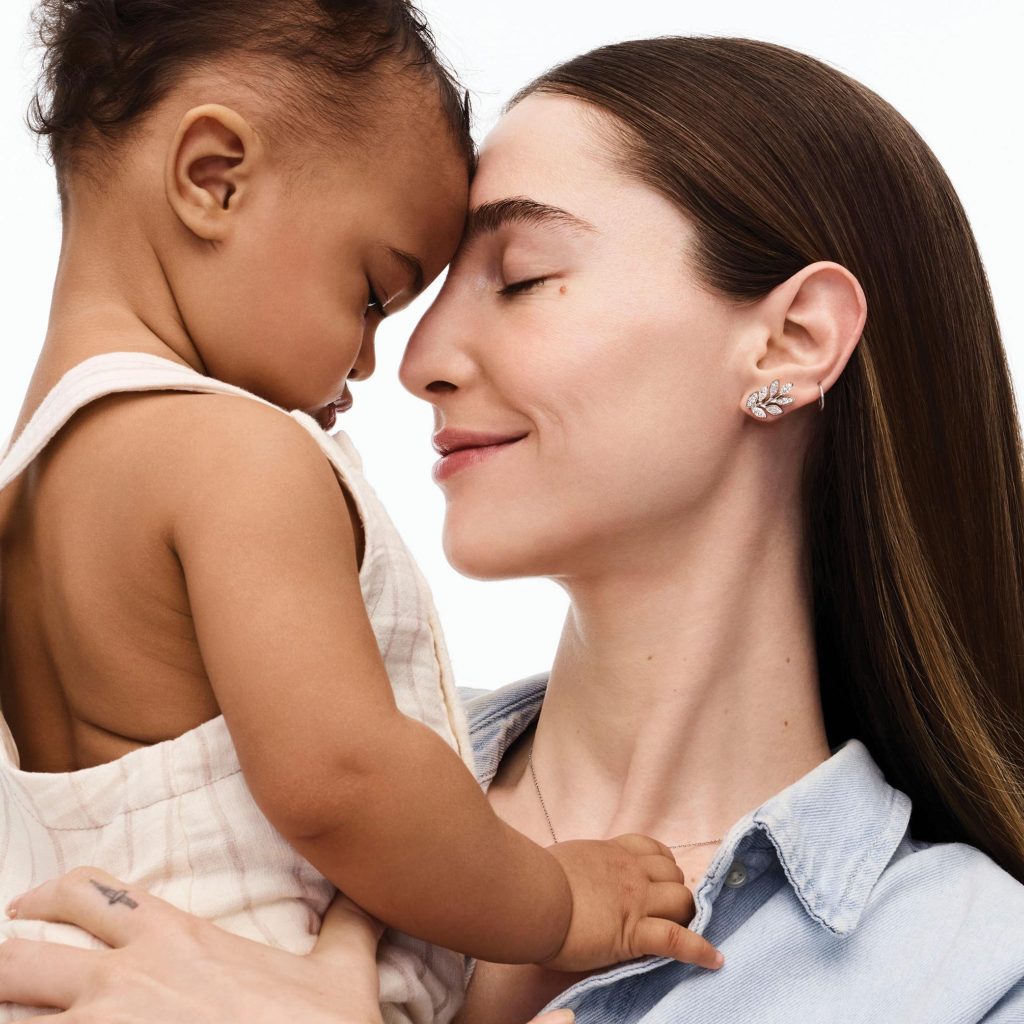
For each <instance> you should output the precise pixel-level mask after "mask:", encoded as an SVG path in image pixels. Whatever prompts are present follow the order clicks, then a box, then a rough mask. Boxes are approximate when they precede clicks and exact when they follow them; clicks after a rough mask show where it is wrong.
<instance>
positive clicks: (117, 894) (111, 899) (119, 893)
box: [89, 878, 138, 910]
mask: <svg viewBox="0 0 1024 1024" xmlns="http://www.w3.org/2000/svg"><path fill="white" fill-rule="evenodd" d="M89 881H90V882H92V884H93V885H94V886H96V888H97V889H99V891H100V892H101V893H103V895H104V896H106V897H107V904H108V906H111V907H112V906H113V905H114V904H115V903H123V904H124V905H125V906H126V907H128V909H129V910H134V909H135V908H136V907H137V906H138V903H136V902H135V900H133V899H132V898H131V897H130V896H129V895H128V890H127V889H111V888H110V886H109V885H100V883H99V882H97V881H96V880H95V879H93V878H90V879H89Z"/></svg>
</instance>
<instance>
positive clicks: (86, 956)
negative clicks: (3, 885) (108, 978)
mask: <svg viewBox="0 0 1024 1024" xmlns="http://www.w3.org/2000/svg"><path fill="white" fill-rule="evenodd" d="M101 955H102V953H100V952H99V951H98V950H89V949H78V948H77V947H76V946H62V945H59V944H57V943H55V942H36V941H35V940H33V939H8V940H7V941H6V942H4V943H0V1003H23V1004H24V1005H26V1006H52V1007H57V1008H59V1009H62V1010H66V1009H67V1008H68V1007H69V1006H71V1004H72V1003H73V1002H74V1001H75V999H76V997H77V995H78V993H80V992H81V991H82V990H83V989H84V988H85V987H86V984H87V983H88V981H89V980H90V979H91V978H92V977H93V975H94V973H95V971H96V967H97V963H96V959H97V957H98V956H101ZM52 1018H53V1015H52V1014H51V1015H49V1016H48V1017H47V1018H46V1019H47V1020H52ZM33 1019H35V1018H33Z"/></svg>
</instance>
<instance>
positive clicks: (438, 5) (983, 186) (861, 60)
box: [0, 0, 1024, 687]
mask: <svg viewBox="0 0 1024 1024" xmlns="http://www.w3.org/2000/svg"><path fill="white" fill-rule="evenodd" d="M423 6H424V9H425V11H426V13H427V14H428V16H429V17H430V19H431V21H432V23H433V25H434V28H435V31H436V34H437V36H438V39H439V42H440V43H441V47H442V49H443V50H444V51H445V52H446V53H447V55H448V56H449V58H450V60H451V61H452V63H453V64H454V65H455V67H456V69H457V70H458V71H459V73H460V74H461V75H462V77H463V79H464V81H465V82H466V84H468V85H469V86H470V87H471V88H472V89H473V90H474V93H475V97H476V109H477V112H478V126H479V129H480V135H481V136H482V134H483V132H484V131H486V129H487V127H489V125H490V124H492V123H493V121H494V119H495V118H496V117H497V114H498V110H499V108H500V105H501V103H502V101H503V100H504V99H507V98H508V97H509V96H510V95H511V94H512V93H513V92H514V91H515V89H516V88H518V87H519V86H521V85H522V84H524V83H525V82H526V81H527V80H528V79H530V78H531V77H532V76H534V75H535V74H537V73H538V72H540V71H542V70H544V69H545V68H546V67H548V66H549V65H551V64H553V63H556V62H558V61H560V60H563V59H565V58H567V57H570V56H572V55H574V54H576V53H579V52H582V51H584V50H587V49H590V48H591V47H593V46H597V45H599V44H602V43H605V42H612V41H616V40H621V39H627V38H637V37H643V36H653V35H667V34H707V35H739V36H749V37H753V38H759V39H765V40H769V41H772V42H777V43H782V44H784V45H787V46H791V47H793V48H795V49H799V50H803V51H804V52H806V53H809V54H812V55H813V56H816V57H818V58H820V59H822V60H825V61H827V62H829V63H831V64H833V65H835V66H836V67H838V68H840V69H841V70H843V71H845V72H847V73H849V74H851V75H853V76H854V77H855V78H858V79H859V80H861V81H862V82H864V83H865V84H866V85H868V86H870V87H871V88H873V89H874V90H875V91H876V92H878V93H880V94H881V95H882V96H883V97H885V98H886V99H887V100H889V101H890V102H891V103H893V104H894V105H895V106H896V108H897V109H898V110H900V111H901V112H902V113H903V114H904V115H905V116H906V117H907V118H908V119H909V120H910V121H911V123H912V124H913V125H914V126H915V127H916V128H917V130H918V131H919V132H920V133H921V134H922V135H923V136H924V138H925V139H926V141H927V142H928V143H929V144H930V145H931V147H932V148H933V149H934V150H935V152H936V153H937V154H938V157H939V159H940V160H941V161H942V163H943V164H944V166H945V167H946V170H947V171H948V173H949V175H950V177H951V178H952V180H953V183H954V185H955V186H956V188H957V190H958V192H959V194H960V197H961V199H962V201H963V203H964V206H965V207H966V209H967V213H968V216H969V217H970V220H971V223H972V225H973V226H974V230H975V233H976V235H977V238H978V242H979V245H980V247H981V252H982V256H983V258H984V260H985V263H986V266H987V269H988V273H989V278H990V281H991V285H992V290H993V292H994V294H995V300H996V308H997V311H998V313H999V317H1000V321H1001V324H1002V328H1003V337H1004V341H1005V344H1006V347H1007V349H1008V351H1009V355H1010V361H1011V366H1012V368H1013V372H1014V378H1015V382H1016V384H1017V393H1018V399H1019V400H1020V398H1021V386H1020V381H1021V380H1022V379H1024V378H1022V374H1024V342H1022V336H1024V335H1022V329H1024V300H1022V290H1021V286H1020V276H1021V271H1022V270H1024V266H1022V261H1021V258H1020V255H1019V253H1020V244H1021V238H1022V235H1024V214H1022V211H1021V195H1020V189H1021V181H1022V180H1024V179H1022V174H1021V168H1022V166H1024V159H1022V158H1024V145H1022V142H1021V130H1022V118H1021V107H1022V100H1024V88H1022V76H1021V72H1020V61H1021V57H1020V49H1019V43H1020V37H1021V30H1022V29H1024V4H1022V3H1021V0H972V2H971V3H969V4H968V3H964V2H963V0H930V2H925V0H909V2H908V0H898V2H894V0H858V2H856V3H845V4H834V3H824V2H822V0H781V2H779V0H777V2H775V3H765V2H764V0H715V2H714V3H703V4H687V3H683V2H681V0H670V2H659V0H630V2H629V3H609V4H607V5H599V4H597V3H594V2H592V0H572V2H565V0H561V2H559V0H514V2H503V3H498V2H495V0H483V2H481V0H426V2H425V3H424V4H423ZM604 6H606V8H607V9H606V10H601V7H604ZM31 7H32V4H31V2H30V0H2V4H0V187H2V199H0V228H2V247H0V281H2V288H3V292H2V298H3V302H2V305H0V324H2V331H0V346H2V347H0V442H2V441H3V440H4V439H5V438H7V436H8V435H9V433H10V431H11V429H12V427H13V425H14V420H15V418H16V416H17V413H18V410H19V408H20V406H21V400H22V396H23V393H24V390H25V387H26V385H27V382H28V379H29V376H30V374H31V371H32V368H33V365H34V363H35V359H36V356H37V354H38V351H39V348H40V345H41V344H42V339H43V335H44V333H45V328H46V319H47V312H48V305H49V295H50V288H51V285H52V280H53V275H54V270H55V267H56V260H57V253H58V247H59V238H60V235H59V222H58V212H57V200H56V195H55V191H54V185H53V175H52V171H51V169H50V167H49V166H48V165H47V164H46V162H45V161H44V159H43V157H42V155H41V153H40V152H39V151H38V149H37V147H36V144H35V141H34V139H33V138H32V137H31V136H30V134H29V133H28V131H27V129H26V128H25V127H24V121H23V118H24V111H25V108H26V104H27V102H28V99H29V96H30V94H31V88H32V83H33V79H34V74H35V67H36V55H35V54H33V53H32V52H31V50H30V48H29V45H28V32H27V26H28V16H29V12H30V10H31ZM435 291H436V286H435V288H434V289H431V290H430V292H428V294H427V295H426V296H424V297H423V298H422V299H421V300H420V301H419V302H417V303H416V304H415V305H414V306H413V307H412V309H411V310H410V311H409V312H406V313H403V314H401V315H400V316H398V317H397V318H396V320H395V321H388V322H387V323H386V324H385V325H384V327H383V329H382V330H381V331H380V332H379V333H378V345H377V349H378V370H377V374H376V375H375V377H374V378H373V379H372V380H371V381H369V382H365V383H363V384H360V385H358V387H357V389H356V407H355V408H354V409H353V411H352V412H351V413H349V414H347V415H346V416H344V417H343V426H344V428H345V429H346V430H347V431H348V432H349V434H350V435H351V436H352V437H353V439H354V440H355V442H356V445H357V446H358V447H359V449H360V450H361V452H362V453H363V457H364V460H365V463H366V469H367V475H368V476H369V478H370V480H371V481H372V482H373V483H374V485H375V487H376V489H377V491H378V493H379V494H380V495H381V497H382V498H383V499H384V501H385V503H386V504H387V505H388V507H389V508H390V510H391V512H392V515H393V516H394V518H395V520H396V522H397V523H398V526H399V528H400V529H401V530H402V532H403V533H404V535H405V537H406V538H407V540H408V542H409V544H410V546H411V547H412V549H413V551H414V553H415V554H416V556H417V558H418V559H419V561H420V564H421V566H422V567H423V570H424V572H425V573H426V575H427V577H428V579H429V580H430V582H431V584H432V585H433V587H434V592H435V596H436V600H437V603H438V607H439V609H440V614H441V617H442V619H443V621H444V624H445V627H446V631H447V635H448V642H449V647H450V648H451V652H452V657H453V661H454V663H455V670H456V676H457V679H458V681H459V682H460V683H461V684H463V685H467V686H484V687H494V686H498V685H500V684H502V683H504V682H508V681H511V680H512V679H517V678H519V677H521V676H525V675H528V674H530V673H533V672H535V671H540V670H542V669H545V668H547V667H548V666H549V665H550V662H551V657H552V653H553V651H554V647H555V643H556V640H557V637H558V632H559V629H560V626H561V620H562V617H563V614H564V610H565V606H566V603H565V598H564V595H563V594H562V591H561V590H560V589H558V588H557V587H556V586H555V585H554V584H553V583H550V582H548V581H543V580H540V581H538V580H518V581H507V582H498V583H495V582H491V583H480V582H476V581H472V580H466V579H464V578H462V577H460V576H459V575H457V574H456V573H455V572H454V571H453V570H452V569H451V568H450V567H449V566H448V565H447V563H446V562H445V560H444V557H443V554H442V552H441V547H440V541H439V537H440V529H441V521H442V516H443V503H442V500H441V495H440V492H439V491H438V490H437V489H436V487H435V486H434V485H433V484H432V483H431V481H430V475H429V471H430V465H431V463H432V462H433V461H434V459H435V457H436V456H435V455H434V453H433V452H432V451H431V449H430V445H429V434H430V429H431V415H430V412H429V409H428V407H427V406H426V405H423V404H422V403H420V402H419V401H417V400H416V399H414V398H412V397H411V396H410V395H408V394H407V393H406V392H405V391H404V390H402V388H401V387H400V385H399V384H398V382H397V378H396V370H397V366H398V361H399V359H400V357H401V352H402V349H403V346H404V344H405V341H406V338H407V337H408V334H409V332H410V331H411V329H412V327H413V325H414V324H415V322H416V319H417V317H418V316H419V315H420V314H421V313H422V311H423V310H424V309H425V308H426V306H427V304H428V303H429V301H430V298H431V297H432V295H433V294H434V292H435ZM961 415H963V416H965V417H967V418H969V417H970V415H971V407H970V403H969V402H968V403H966V404H965V405H964V406H963V411H962V413H961ZM965 425H966V426H968V427H969V422H967V421H965Z"/></svg>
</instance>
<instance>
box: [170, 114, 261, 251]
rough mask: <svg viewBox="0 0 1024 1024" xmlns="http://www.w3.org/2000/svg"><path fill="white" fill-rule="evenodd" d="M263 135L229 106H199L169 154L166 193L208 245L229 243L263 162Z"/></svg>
mask: <svg viewBox="0 0 1024 1024" xmlns="http://www.w3.org/2000/svg"><path fill="white" fill-rule="evenodd" d="M262 157H263V151H262V147H261V145H260V141H259V137H258V136H257V134H256V132H255V131H253V129H252V127H251V126H250V124H249V122H248V121H246V119H245V118H244V117H242V116H241V115H240V114H238V113H236V112H235V111H234V110H231V109H229V108H228V107H222V106H219V105H218V104H212V103H211V104H206V105H204V106H201V107H193V108H192V109H191V110H189V111H188V112H187V113H186V114H185V115H184V117H182V119H181V121H180V122H179V124H178V128H177V131H176V132H175V134H174V141H173V143H172V144H171V148H170V151H169V152H168V154H167V165H166V169H165V189H166V192H167V199H168V202H169V203H170V204H171V208H172V209H173V210H174V212H175V213H176V214H177V215H178V219H179V220H180V221H181V222H182V224H184V225H185V227H187V228H188V229H189V231H191V232H192V233H193V234H194V235H196V236H197V237H199V238H201V239H203V240H204V241H210V242H220V241H223V240H224V239H225V238H227V237H228V235H229V234H230V232H231V229H232V227H233V226H234V223H235V221H236V217H235V212H236V210H237V209H238V207H239V205H240V204H241V203H242V202H243V200H244V199H245V197H246V194H247V192H248V190H249V189H250V188H251V185H252V178H253V173H254V171H255V170H256V169H257V168H258V167H259V166H260V164H261V162H262Z"/></svg>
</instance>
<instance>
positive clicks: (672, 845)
mask: <svg viewBox="0 0 1024 1024" xmlns="http://www.w3.org/2000/svg"><path fill="white" fill-rule="evenodd" d="M527 763H528V764H529V765H530V774H531V775H532V776H533V788H534V789H536V790H537V798H538V799H539V800H540V807H541V810H542V811H543V812H544V817H545V818H546V819H547V823H548V831H550V832H551V839H552V842H555V843H557V842H558V836H556V835H555V826H554V825H552V824H551V815H550V814H548V807H547V804H545V803H544V794H543V793H541V791H540V783H539V782H538V781H537V772H536V770H535V769H534V767H533V746H532V744H531V746H530V756H529V758H528V759H527ZM724 838H725V837H724V836H722V838H721V839H705V840H704V841H703V842H700V843H665V846H667V847H668V848H669V849H670V850H678V849H679V848H680V847H683V846H710V845H711V844H712V843H720V842H721V841H722V839H724Z"/></svg>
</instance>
